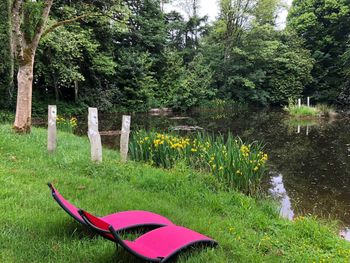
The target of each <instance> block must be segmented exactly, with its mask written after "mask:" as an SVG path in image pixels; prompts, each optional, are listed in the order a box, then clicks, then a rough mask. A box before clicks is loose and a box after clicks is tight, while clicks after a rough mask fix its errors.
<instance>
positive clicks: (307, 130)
mask: <svg viewBox="0 0 350 263" xmlns="http://www.w3.org/2000/svg"><path fill="white" fill-rule="evenodd" d="M306 136H309V125H307V126H306Z"/></svg>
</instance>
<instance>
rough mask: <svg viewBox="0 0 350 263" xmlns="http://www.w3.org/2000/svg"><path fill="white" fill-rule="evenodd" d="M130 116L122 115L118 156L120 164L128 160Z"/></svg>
mask: <svg viewBox="0 0 350 263" xmlns="http://www.w3.org/2000/svg"><path fill="white" fill-rule="evenodd" d="M130 124H131V116H126V115H123V123H122V132H121V136H120V155H121V160H122V162H126V161H127V159H128V151H129V136H130Z"/></svg>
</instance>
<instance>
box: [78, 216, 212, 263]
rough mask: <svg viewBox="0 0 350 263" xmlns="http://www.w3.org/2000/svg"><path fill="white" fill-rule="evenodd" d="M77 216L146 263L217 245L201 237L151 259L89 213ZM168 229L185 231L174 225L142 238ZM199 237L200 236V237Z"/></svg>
mask: <svg viewBox="0 0 350 263" xmlns="http://www.w3.org/2000/svg"><path fill="white" fill-rule="evenodd" d="M79 214H80V215H81V217H82V218H83V219H84V221H85V223H86V224H87V225H88V226H89V227H90V228H91V229H92V230H94V231H96V232H98V233H99V234H104V235H107V236H109V237H110V238H112V240H113V241H114V242H116V244H117V245H118V244H119V245H120V246H121V247H123V248H124V249H125V250H126V251H128V252H129V253H130V254H132V255H134V256H135V257H137V258H140V259H142V260H145V261H148V262H161V263H163V262H168V260H170V259H171V258H173V257H174V256H175V255H177V254H178V253H180V252H181V251H183V250H185V249H187V248H190V247H192V246H194V245H207V246H212V247H214V246H216V245H217V244H218V243H217V242H216V241H215V240H213V239H210V238H208V237H205V236H203V237H204V238H203V239H196V240H193V241H191V242H184V243H183V244H182V245H181V246H180V247H178V248H176V249H175V250H173V251H171V253H168V254H167V255H166V257H156V258H151V257H148V256H146V255H143V254H141V253H139V252H137V251H135V250H134V249H132V248H131V247H130V246H129V245H128V244H127V242H130V241H126V240H122V239H121V238H120V236H119V235H118V232H117V231H116V230H115V229H114V228H113V226H111V225H109V226H108V224H107V223H106V222H103V221H100V219H98V218H95V217H94V216H92V215H90V214H89V213H87V212H85V211H83V210H79ZM92 221H93V222H92ZM94 222H95V223H98V225H99V226H97V225H96V224H94ZM168 227H173V228H179V231H181V230H182V229H185V228H182V227H178V226H174V225H173V226H164V227H161V228H158V229H155V230H153V231H151V232H148V233H146V234H144V235H143V236H146V235H148V234H149V233H152V232H157V231H162V229H165V228H168ZM187 230H188V231H191V230H189V229H187ZM193 232H194V231H193ZM198 235H200V234H199V233H198ZM143 236H140V237H139V238H138V239H140V238H142V237H143ZM200 236H202V235H200ZM138 239H136V240H135V241H134V242H133V243H137V240H138ZM169 239H171V236H169Z"/></svg>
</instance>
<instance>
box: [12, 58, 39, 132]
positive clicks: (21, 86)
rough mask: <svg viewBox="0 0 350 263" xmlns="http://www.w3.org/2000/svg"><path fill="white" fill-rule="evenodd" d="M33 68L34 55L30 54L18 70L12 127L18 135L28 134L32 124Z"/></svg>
mask: <svg viewBox="0 0 350 263" xmlns="http://www.w3.org/2000/svg"><path fill="white" fill-rule="evenodd" d="M33 67H34V54H31V55H29V56H28V57H27V59H26V60H25V63H23V64H22V63H21V64H20V65H19V69H18V75H17V82H18V94H17V108H16V119H15V123H14V127H13V128H14V129H15V130H16V132H18V133H29V132H30V128H31V124H32V91H33Z"/></svg>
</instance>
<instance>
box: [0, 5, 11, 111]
mask: <svg viewBox="0 0 350 263" xmlns="http://www.w3.org/2000/svg"><path fill="white" fill-rule="evenodd" d="M10 5H11V1H10V0H3V1H1V2H0V18H1V22H0V40H1V41H0V108H8V107H9V106H10V102H11V100H12V95H13V94H12V89H13V83H12V66H13V65H12V63H13V60H12V56H11V46H10V45H11V41H10V37H11V35H10V32H11V29H10Z"/></svg>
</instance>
